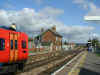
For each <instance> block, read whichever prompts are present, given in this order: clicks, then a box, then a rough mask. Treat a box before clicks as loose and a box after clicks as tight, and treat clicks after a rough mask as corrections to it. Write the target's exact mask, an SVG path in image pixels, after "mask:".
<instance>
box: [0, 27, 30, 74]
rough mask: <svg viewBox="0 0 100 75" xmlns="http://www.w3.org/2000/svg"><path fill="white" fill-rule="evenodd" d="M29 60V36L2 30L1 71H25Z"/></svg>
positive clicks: (0, 35) (0, 38)
mask: <svg viewBox="0 0 100 75" xmlns="http://www.w3.org/2000/svg"><path fill="white" fill-rule="evenodd" d="M27 59H28V35H27V34H25V33H24V32H16V31H14V30H10V29H4V28H0V71H4V70H6V71H7V72H8V70H9V71H12V70H14V69H16V67H17V68H18V69H23V66H24V63H25V62H26V61H27ZM5 67H6V69H5ZM10 69H11V70H10Z"/></svg>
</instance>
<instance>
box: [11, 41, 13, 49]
mask: <svg viewBox="0 0 100 75" xmlns="http://www.w3.org/2000/svg"><path fill="white" fill-rule="evenodd" d="M10 49H13V40H10Z"/></svg>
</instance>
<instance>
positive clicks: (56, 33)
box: [35, 29, 62, 38]
mask: <svg viewBox="0 0 100 75" xmlns="http://www.w3.org/2000/svg"><path fill="white" fill-rule="evenodd" d="M48 31H50V32H52V33H53V34H54V35H56V36H58V37H62V35H60V34H59V33H58V32H54V31H53V30H51V29H47V30H46V31H44V32H42V33H40V34H39V35H38V36H36V37H35V38H37V37H39V36H42V35H44V34H45V33H46V32H48Z"/></svg>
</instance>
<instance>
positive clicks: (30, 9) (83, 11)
mask: <svg viewBox="0 0 100 75" xmlns="http://www.w3.org/2000/svg"><path fill="white" fill-rule="evenodd" d="M99 4H100V0H0V25H7V26H8V25H10V24H11V23H13V22H14V23H16V24H17V28H18V30H20V31H24V32H27V33H28V34H29V35H31V34H32V33H34V35H36V33H38V32H40V29H41V28H44V29H47V28H50V27H52V26H54V25H55V26H56V27H57V32H59V33H60V34H61V35H63V36H64V39H65V40H70V41H72V42H87V40H88V38H89V37H90V36H92V34H93V35H95V36H97V37H99V34H100V31H99V28H100V26H99V24H95V23H94V22H93V23H92V22H86V21H84V16H87V15H91V16H100V5H99Z"/></svg>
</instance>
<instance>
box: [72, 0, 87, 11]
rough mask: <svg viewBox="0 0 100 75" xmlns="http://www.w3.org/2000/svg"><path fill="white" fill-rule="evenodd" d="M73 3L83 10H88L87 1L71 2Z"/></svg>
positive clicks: (75, 0)
mask: <svg viewBox="0 0 100 75" xmlns="http://www.w3.org/2000/svg"><path fill="white" fill-rule="evenodd" d="M73 3H75V4H78V5H79V6H81V7H82V8H84V9H88V2H87V0H73Z"/></svg>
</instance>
